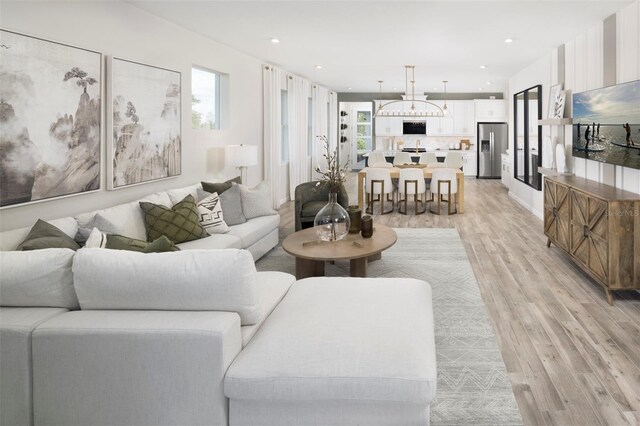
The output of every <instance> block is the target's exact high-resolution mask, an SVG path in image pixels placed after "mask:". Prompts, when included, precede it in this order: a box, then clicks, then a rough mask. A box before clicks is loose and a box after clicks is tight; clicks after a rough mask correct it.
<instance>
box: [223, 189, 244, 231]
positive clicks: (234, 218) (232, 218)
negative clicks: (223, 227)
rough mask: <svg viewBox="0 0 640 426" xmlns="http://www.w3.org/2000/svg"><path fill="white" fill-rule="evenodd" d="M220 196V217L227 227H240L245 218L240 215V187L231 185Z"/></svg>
mask: <svg viewBox="0 0 640 426" xmlns="http://www.w3.org/2000/svg"><path fill="white" fill-rule="evenodd" d="M219 195H220V205H221V206H222V215H223V216H224V221H225V222H226V223H227V225H229V226H232V225H240V224H241V223H245V222H246V221H247V218H246V217H244V214H243V213H242V201H241V198H240V187H239V186H238V185H233V186H232V187H231V188H230V189H227V190H226V191H224V192H223V193H222V194H219Z"/></svg>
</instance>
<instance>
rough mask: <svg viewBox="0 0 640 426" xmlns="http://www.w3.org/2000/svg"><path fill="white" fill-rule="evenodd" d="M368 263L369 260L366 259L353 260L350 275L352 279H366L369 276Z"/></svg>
mask: <svg viewBox="0 0 640 426" xmlns="http://www.w3.org/2000/svg"><path fill="white" fill-rule="evenodd" d="M367 263H368V259H367V258H366V257H361V258H358V259H351V265H350V266H351V267H350V268H349V269H350V273H349V275H351V276H352V277H360V278H364V277H366V276H367Z"/></svg>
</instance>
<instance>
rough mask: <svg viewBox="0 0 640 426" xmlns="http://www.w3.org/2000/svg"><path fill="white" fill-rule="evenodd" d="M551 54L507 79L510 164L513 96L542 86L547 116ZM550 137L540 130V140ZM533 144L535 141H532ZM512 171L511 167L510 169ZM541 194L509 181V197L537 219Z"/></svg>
mask: <svg viewBox="0 0 640 426" xmlns="http://www.w3.org/2000/svg"><path fill="white" fill-rule="evenodd" d="M551 57H552V54H551V53H550V54H548V55H547V56H545V57H543V58H540V59H539V60H538V61H536V62H534V63H533V64H531V65H529V66H528V67H527V68H525V69H523V70H522V71H520V72H519V73H518V74H516V75H514V76H513V77H511V78H510V79H509V102H508V103H509V152H510V157H511V160H510V161H511V164H514V158H515V155H516V154H517V152H516V151H515V150H514V140H513V136H514V134H513V129H514V122H513V118H514V117H513V95H514V94H516V93H518V92H521V91H523V90H525V89H528V88H530V87H532V86H536V85H538V84H541V85H542V116H543V117H546V114H547V102H546V100H547V99H548V94H549V87H550V86H551V85H552V84H554V83H555V81H554V82H552V77H551V70H552V68H553V67H552V61H551ZM548 136H550V129H549V128H548V127H543V128H542V138H543V140H544V138H545V137H548ZM534 143H535V141H534ZM511 170H513V166H512V168H511ZM541 194H542V192H538V191H536V190H534V189H533V188H531V187H530V186H528V185H526V184H524V183H522V182H520V181H519V180H516V179H511V188H510V189H509V195H511V196H512V197H513V198H515V199H516V200H517V201H518V202H520V203H521V204H522V205H524V206H525V207H527V208H528V209H529V210H530V211H531V212H532V213H533V214H535V215H536V216H538V217H542V209H543V205H542V198H541Z"/></svg>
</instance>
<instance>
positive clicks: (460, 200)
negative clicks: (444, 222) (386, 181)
mask: <svg viewBox="0 0 640 426" xmlns="http://www.w3.org/2000/svg"><path fill="white" fill-rule="evenodd" d="M388 170H389V173H390V174H391V178H392V179H398V178H399V177H400V168H398V167H392V168H390V169H388ZM422 170H423V172H424V177H425V179H429V178H431V175H432V172H433V169H429V168H426V167H425V168H424V169H422ZM366 176H367V169H366V168H364V169H362V170H360V171H359V172H358V207H360V208H361V209H363V210H364V208H365V205H364V185H365V178H366ZM456 177H457V181H458V192H457V193H456V204H457V205H458V213H464V173H463V172H462V170H458V172H457V173H456Z"/></svg>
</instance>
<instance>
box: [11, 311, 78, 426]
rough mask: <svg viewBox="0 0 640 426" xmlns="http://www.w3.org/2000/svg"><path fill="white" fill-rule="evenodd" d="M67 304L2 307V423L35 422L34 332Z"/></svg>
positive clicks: (22, 423) (60, 312)
mask: <svg viewBox="0 0 640 426" xmlns="http://www.w3.org/2000/svg"><path fill="white" fill-rule="evenodd" d="M65 312H67V310H66V309H63V308H0V342H2V344H1V345H0V383H2V386H0V424H2V425H29V424H32V420H31V412H32V401H31V377H32V374H31V373H32V366H31V333H32V332H33V330H34V329H35V328H36V327H37V326H38V325H40V324H42V323H43V322H45V321H47V320H48V319H50V318H53V317H54V316H57V315H60V314H63V313H65Z"/></svg>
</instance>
